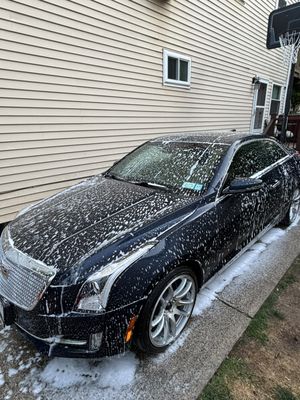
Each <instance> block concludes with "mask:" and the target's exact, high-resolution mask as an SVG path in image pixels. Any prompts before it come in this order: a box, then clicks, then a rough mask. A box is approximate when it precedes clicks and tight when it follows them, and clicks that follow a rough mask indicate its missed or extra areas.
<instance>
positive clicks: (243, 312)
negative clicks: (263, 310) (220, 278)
mask: <svg viewBox="0 0 300 400" xmlns="http://www.w3.org/2000/svg"><path fill="white" fill-rule="evenodd" d="M216 299H218V300H219V301H220V302H221V303H223V304H224V305H225V306H228V307H230V308H232V309H233V310H235V311H238V312H239V313H240V314H243V315H245V316H246V317H248V318H250V319H253V317H251V315H249V314H248V313H246V312H245V311H242V310H240V309H238V308H236V307H235V306H234V305H232V304H230V303H228V302H227V301H225V300H223V299H221V298H220V297H219V296H216Z"/></svg>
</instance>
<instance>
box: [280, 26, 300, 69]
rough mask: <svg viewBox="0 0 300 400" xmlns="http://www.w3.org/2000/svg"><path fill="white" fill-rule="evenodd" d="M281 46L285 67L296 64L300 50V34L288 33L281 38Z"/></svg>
mask: <svg viewBox="0 0 300 400" xmlns="http://www.w3.org/2000/svg"><path fill="white" fill-rule="evenodd" d="M279 40H280V46H281V48H282V50H283V63H284V65H285V66H287V67H288V66H289V65H290V64H296V63H297V60H298V52H299V48H300V33H299V32H287V33H285V34H284V35H281V36H280V37H279Z"/></svg>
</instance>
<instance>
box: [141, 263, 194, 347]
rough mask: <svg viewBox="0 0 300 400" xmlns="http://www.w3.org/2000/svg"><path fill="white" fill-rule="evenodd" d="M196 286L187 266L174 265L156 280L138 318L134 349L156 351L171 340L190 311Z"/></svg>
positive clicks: (174, 337)
mask: <svg viewBox="0 0 300 400" xmlns="http://www.w3.org/2000/svg"><path fill="white" fill-rule="evenodd" d="M197 290H198V288H197V278H196V275H195V273H194V272H193V270H192V269H190V268H189V267H178V268H176V269H175V270H174V271H172V272H171V273H170V274H169V275H167V276H166V277H165V278H164V279H163V280H162V281H161V282H159V284H158V285H157V286H156V287H155V289H154V290H153V292H152V293H151V295H150V296H149V298H148V300H147V302H146V304H145V306H144V308H143V310H142V312H141V315H140V318H139V321H138V326H137V338H136V345H137V347H138V349H140V350H142V351H143V352H146V353H160V352H163V351H164V350H165V349H166V348H167V347H168V346H169V345H170V344H171V343H173V342H175V341H176V339H177V338H178V337H179V335H180V334H181V333H182V331H183V330H184V328H185V326H186V324H187V323H188V321H189V319H190V317H191V315H192V311H193V308H194V305H195V300H196V294H197Z"/></svg>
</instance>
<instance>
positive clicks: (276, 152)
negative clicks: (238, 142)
mask: <svg viewBox="0 0 300 400" xmlns="http://www.w3.org/2000/svg"><path fill="white" fill-rule="evenodd" d="M286 155H287V154H286V153H285V151H284V150H283V149H282V148H281V147H280V146H279V145H278V144H277V143H275V142H271V141H270V140H257V141H255V142H251V143H248V144H245V145H243V146H242V147H241V148H240V149H239V150H238V151H237V153H236V154H235V156H234V158H233V161H232V163H231V166H230V168H229V172H228V178H227V183H228V184H229V183H230V182H231V181H232V180H233V179H235V178H249V177H250V176H252V175H254V174H256V173H257V172H260V171H262V170H263V169H265V168H267V167H268V166H270V165H272V164H274V163H275V162H276V161H279V160H280V159H281V158H283V157H285V156H286Z"/></svg>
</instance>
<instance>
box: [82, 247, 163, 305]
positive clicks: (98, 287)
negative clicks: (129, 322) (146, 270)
mask: <svg viewBox="0 0 300 400" xmlns="http://www.w3.org/2000/svg"><path fill="white" fill-rule="evenodd" d="M156 244H157V241H155V240H154V241H151V242H147V243H146V244H144V245H142V246H141V247H140V248H138V249H137V250H134V251H133V252H131V253H128V254H126V255H125V256H123V257H121V258H119V259H118V260H115V261H113V262H111V263H110V264H108V265H106V266H105V267H104V268H103V269H101V271H99V272H95V273H94V274H92V275H91V276H90V277H89V278H88V279H87V280H86V282H85V283H84V284H83V286H82V287H81V289H80V292H79V295H78V298H77V301H76V310H78V311H101V310H103V309H104V308H105V307H106V305H107V300H108V296H109V293H110V289H111V287H112V285H113V283H114V281H115V280H116V278H117V277H118V276H119V275H120V274H121V273H122V272H123V271H124V270H125V269H126V268H128V267H129V266H130V265H131V264H133V263H134V262H135V261H137V260H138V259H139V258H141V257H142V256H143V255H144V254H146V253H147V252H148V251H149V250H150V249H152V247H154V246H155V245H156Z"/></svg>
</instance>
